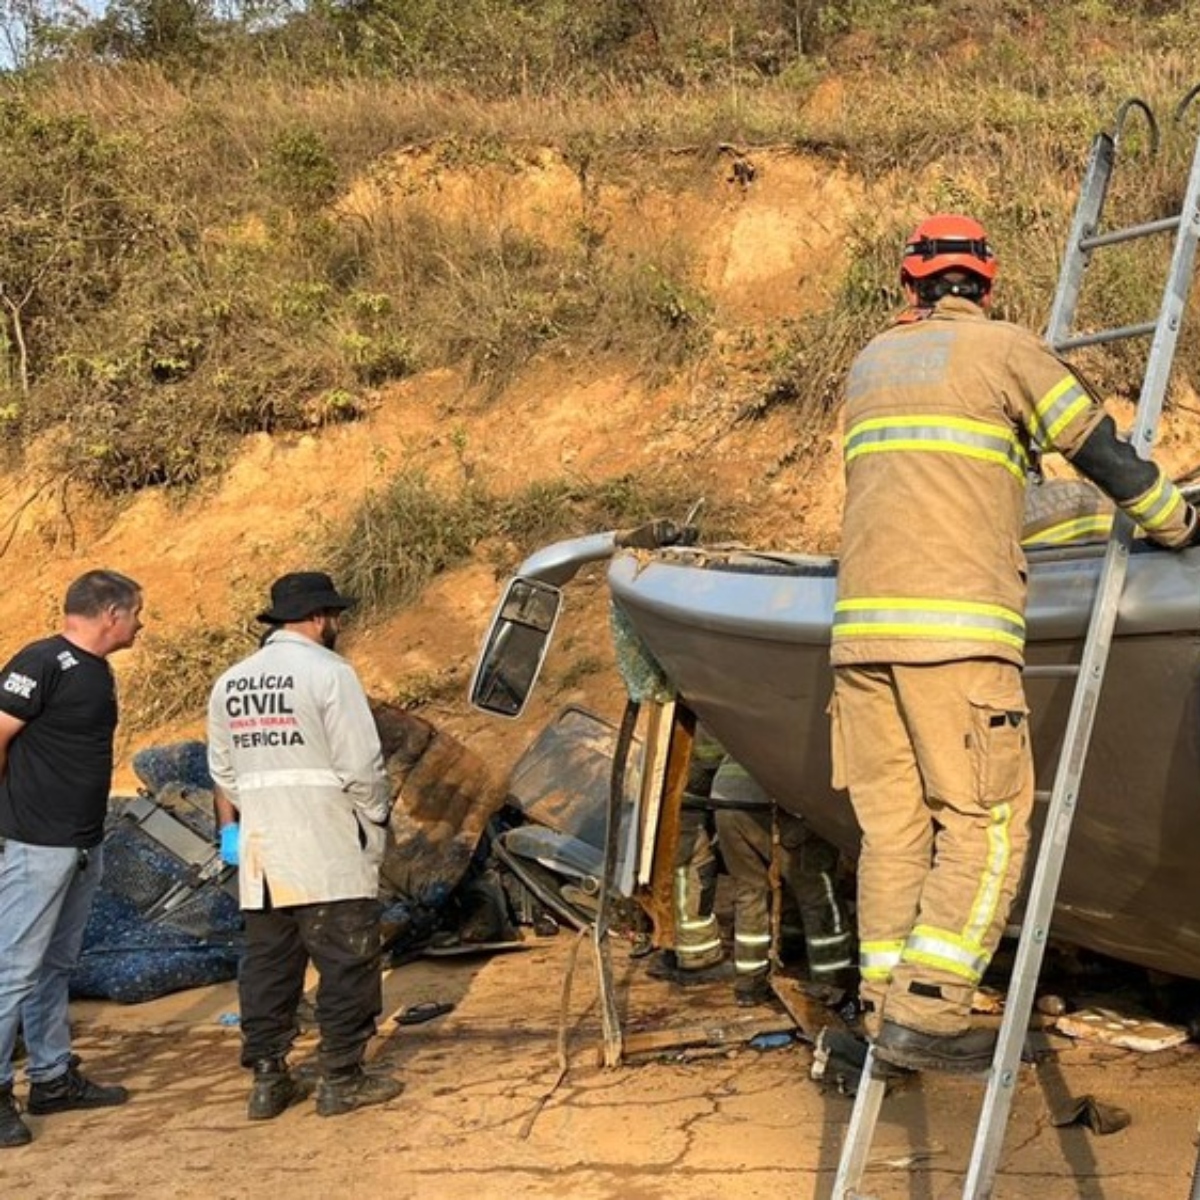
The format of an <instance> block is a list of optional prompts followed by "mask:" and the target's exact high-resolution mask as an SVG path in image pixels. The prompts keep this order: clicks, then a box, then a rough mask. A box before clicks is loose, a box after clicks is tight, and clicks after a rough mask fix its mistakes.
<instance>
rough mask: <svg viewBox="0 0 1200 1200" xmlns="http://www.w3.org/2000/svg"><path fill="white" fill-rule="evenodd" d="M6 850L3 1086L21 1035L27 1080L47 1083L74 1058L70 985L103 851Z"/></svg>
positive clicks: (1, 868)
mask: <svg viewBox="0 0 1200 1200" xmlns="http://www.w3.org/2000/svg"><path fill="white" fill-rule="evenodd" d="M0 845H2V847H3V848H2V849H0V913H3V914H4V916H3V919H2V920H0V1087H3V1086H4V1085H5V1084H11V1083H12V1080H13V1065H12V1057H13V1049H14V1046H15V1045H16V1040H17V1031H18V1030H19V1029H20V1030H22V1031H23V1034H24V1038H25V1048H26V1050H27V1051H28V1055H29V1057H28V1060H27V1062H26V1066H25V1074H26V1075H27V1076H28V1078H29V1081H30V1082H31V1083H47V1082H49V1081H50V1080H51V1079H57V1078H58V1077H59V1076H60V1075H62V1074H63V1073H64V1072H65V1071H66V1070H67V1065H68V1063H69V1060H70V1057H71V1027H70V1021H69V1016H68V1007H67V999H68V985H69V982H70V976H71V971H72V970H73V969H74V967H75V963H76V962H77V961H78V959H79V951H80V949H81V948H82V946H83V931H84V928H85V927H86V925H87V922H88V916H89V914H90V913H91V909H92V899H93V897H94V896H95V894H96V889H97V888H98V887H99V886H100V876H101V873H102V871H103V856H102V853H101V848H100V847H99V846H96V847H94V848H93V849H91V850H88V851H86V852H81V851H79V850H76V849H74V848H73V847H69V846H31V845H28V844H26V843H24V842H14V841H11V840H9V841H4V842H3V843H0ZM83 853H86V862H84V860H83V857H82V854H83Z"/></svg>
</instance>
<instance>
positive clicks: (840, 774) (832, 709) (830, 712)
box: [825, 691, 850, 791]
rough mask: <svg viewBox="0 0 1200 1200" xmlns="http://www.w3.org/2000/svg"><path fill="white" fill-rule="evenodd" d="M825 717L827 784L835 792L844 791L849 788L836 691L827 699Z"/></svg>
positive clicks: (844, 735)
mask: <svg viewBox="0 0 1200 1200" xmlns="http://www.w3.org/2000/svg"><path fill="white" fill-rule="evenodd" d="M825 715H826V716H827V717H828V718H829V764H830V769H829V782H830V786H831V787H833V789H834V790H835V791H844V790H845V789H846V788H847V787H849V786H850V785H849V784H848V783H847V782H846V734H845V730H844V729H843V728H842V717H841V706H840V705H839V703H838V695H837V692H836V691H835V692H834V693H833V694H832V695H831V696H830V697H829V703H828V704H827V705H826V706H825Z"/></svg>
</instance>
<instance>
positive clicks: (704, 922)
mask: <svg viewBox="0 0 1200 1200" xmlns="http://www.w3.org/2000/svg"><path fill="white" fill-rule="evenodd" d="M716 896H717V856H716V854H715V853H714V852H713V845H712V838H711V836H710V835H709V832H708V816H707V813H705V812H703V811H699V810H692V809H688V808H685V809H683V811H682V812H681V813H680V818H679V842H678V845H677V847H676V851H675V878H674V905H675V957H676V961H677V962H678V963H679V966H680V969H681V970H684V971H697V970H702V969H703V968H705V967H711V966H715V965H716V964H717V963H719V962H720V961H721V959H722V958H723V957H724V955H725V952H724V949H723V948H722V945H721V928H720V926H719V925H718V924H717V918H716V915H715V914H714V913H713V905H714V904H715V902H716Z"/></svg>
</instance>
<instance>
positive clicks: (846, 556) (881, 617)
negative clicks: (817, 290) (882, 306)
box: [831, 297, 1193, 666]
mask: <svg viewBox="0 0 1200 1200" xmlns="http://www.w3.org/2000/svg"><path fill="white" fill-rule="evenodd" d="M1104 420H1105V413H1104V410H1103V408H1102V407H1101V406H1100V404H1099V403H1098V401H1097V400H1096V399H1095V398H1094V397H1093V396H1092V395H1091V393H1090V392H1089V391H1088V389H1087V387H1086V385H1085V384H1084V383H1083V382H1082V381H1081V380H1080V379H1079V378H1078V376H1077V375H1075V374H1074V373H1073V372H1072V370H1071V368H1070V367H1069V366H1068V365H1067V364H1066V363H1065V362H1064V361H1063V360H1062V359H1060V358H1059V357H1058V356H1057V355H1055V354H1054V353H1053V352H1052V351H1051V350H1050V349H1049V347H1048V346H1047V345H1046V343H1045V342H1044V341H1042V340H1041V339H1040V338H1038V337H1037V336H1036V335H1034V334H1032V333H1030V332H1028V331H1027V330H1024V329H1021V328H1020V327H1018V326H1016V325H1012V324H1009V323H1007V322H1004V321H993V320H991V319H989V318H988V316H987V315H986V313H985V312H984V311H983V309H982V308H980V307H979V306H978V305H976V304H973V303H971V302H970V301H968V300H964V299H961V298H958V297H947V298H946V299H944V300H941V301H939V302H938V304H937V305H936V307H935V308H934V309H932V310H930V311H924V312H920V313H909V314H906V315H905V317H902V318H901V320H900V321H898V322H897V323H896V324H895V325H893V326H892V327H891V328H890V329H888V330H886V331H885V332H884V333H882V334H880V335H879V336H878V337H876V338H874V339H873V340H872V341H871V342H870V343H869V344H868V345H867V347H866V348H865V349H864V350H863V351H862V353H861V354H860V355H859V356H858V358H857V359H856V360H855V362H854V364H853V366H852V367H851V370H850V375H849V378H848V381H847V390H846V411H845V433H844V439H845V440H844V456H845V468H846V505H845V513H844V518H843V526H842V546H841V553H840V566H839V569H838V595H837V603H836V607H835V609H834V619H833V650H832V656H831V657H832V662H833V665H834V666H851V665H854V664H860V663H885V662H895V663H932V662H947V661H953V660H957V659H965V658H981V657H986V658H1000V659H1004V660H1007V661H1009V662H1012V663H1015V664H1016V665H1018V666H1020V665H1022V664H1023V661H1024V645H1025V590H1026V566H1025V556H1024V553H1023V551H1022V550H1021V536H1022V524H1023V512H1024V491H1025V481H1026V476H1027V472H1028V468H1029V460H1030V455H1031V450H1032V448H1033V447H1035V446H1036V447H1038V448H1040V449H1041V450H1043V451H1051V450H1057V451H1059V452H1060V453H1062V454H1063V455H1065V456H1066V457H1067V458H1068V459H1072V458H1074V457H1075V455H1076V454H1077V453H1078V452H1079V450H1080V448H1081V447H1082V446H1083V445H1084V443H1085V442H1087V440H1088V438H1089V436H1090V435H1091V434H1092V433H1093V431H1094V430H1095V429H1096V427H1097V426H1098V425H1099V424H1100V423H1101V422H1102V421H1104ZM1148 469H1149V470H1151V471H1152V472H1154V473H1155V482H1154V483H1153V485H1152V486H1150V487H1147V488H1145V489H1143V490H1141V491H1140V492H1139V493H1138V494H1137V495H1135V496H1133V497H1132V498H1130V499H1127V500H1125V501H1124V502H1122V504H1121V507H1122V508H1124V509H1125V511H1126V512H1127V513H1128V514H1129V515H1130V516H1131V517H1132V518H1133V519H1134V520H1135V521H1136V522H1137V523H1138V524H1139V525H1141V526H1142V527H1143V528H1144V529H1145V530H1146V531H1147V533H1149V534H1150V535H1151V536H1152V537H1154V538H1155V539H1156V540H1157V541H1160V542H1162V543H1163V544H1165V545H1171V546H1174V545H1179V544H1182V543H1183V542H1184V541H1185V540H1186V539H1187V538H1188V536H1189V535H1190V533H1191V523H1192V520H1193V516H1192V512H1191V509H1190V506H1189V505H1188V504H1187V503H1186V501H1185V500H1184V499H1183V496H1182V494H1181V493H1180V491H1179V489H1178V488H1176V487H1175V485H1174V484H1173V483H1171V481H1170V480H1169V479H1167V478H1166V476H1165V475H1164V474H1163V472H1162V471H1161V469H1158V468H1154V467H1153V465H1152V464H1150V465H1149V467H1148Z"/></svg>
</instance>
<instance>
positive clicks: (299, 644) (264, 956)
mask: <svg viewBox="0 0 1200 1200" xmlns="http://www.w3.org/2000/svg"><path fill="white" fill-rule="evenodd" d="M352 603H353V602H352V601H351V600H348V599H347V598H346V597H344V596H341V595H339V594H338V592H337V590H336V588H335V587H334V584H333V580H332V579H330V578H329V576H328V575H325V574H323V573H321V572H317V571H301V572H298V573H295V574H291V575H284V576H283V577H282V578H280V579H277V580H276V581H275V582H274V583H273V584H272V585H271V606H270V607H269V608H268V609H267V610H266V611H264V612H262V613H260V614H259V616H258V619H259V620H260V621H262V622H263V623H264V624H267V625H269V626H271V629H270V630H269V631H268V633H267V635H266V637H265V638H264V639H263V642H262V645H261V646H260V648H259V649H258V650H257V651H256V652H255V653H254V654H251V655H250V656H249V657H248V658H246V659H244V660H243V661H242V662H240V663H238V664H237V665H236V666H234V667H231V668H230V669H229V670H228V671H226V672H225V674H224V675H222V676H221V678H220V679H218V680H217V683H216V685H215V687H214V688H213V691H212V696H211V698H210V700H209V707H208V759H209V769H210V771H211V772H212V777H213V780H214V782H215V783H216V786H217V792H216V797H217V801H216V802H217V817H218V822H219V824H220V826H221V852H222V855H223V857H224V858H225V861H226V862H229V863H231V864H234V865H237V866H238V867H239V876H240V880H239V885H240V892H241V905H242V909H243V911H244V913H245V920H246V951H245V956H244V958H243V960H242V965H241V971H240V973H239V979H238V990H239V997H240V1002H241V1028H242V1065H243V1066H245V1067H247V1068H249V1069H251V1070H252V1071H253V1072H254V1084H253V1088H252V1090H251V1093H250V1101H249V1107H248V1115H249V1118H250V1119H251V1120H269V1119H270V1118H272V1117H277V1116H279V1115H280V1113H282V1112H283V1111H284V1110H285V1109H286V1108H287V1107H288V1106H289V1105H291V1104H293V1103H295V1102H296V1101H298V1100H301V1099H303V1098H304V1096H305V1095H306V1094H307V1089H306V1088H305V1087H304V1085H303V1084H302V1083H301V1082H300V1081H299V1080H297V1079H296V1078H295V1076H293V1075H292V1074H291V1073H290V1072H289V1070H288V1066H287V1055H288V1052H289V1050H290V1049H291V1045H292V1041H293V1039H294V1037H295V1034H296V1009H297V1005H298V1004H299V1002H300V999H301V996H302V994H303V990H304V974H305V970H306V968H307V966H308V963H309V962H310V961H311V962H312V963H313V965H314V966H315V967H316V969H317V973H318V975H319V982H318V986H317V1001H316V1007H317V1020H318V1025H319V1027H320V1033H321V1038H320V1044H319V1047H318V1062H319V1066H320V1082H319V1083H318V1085H317V1113H318V1115H320V1116H323V1117H330V1116H337V1115H339V1114H341V1113H346V1112H350V1111H351V1110H352V1109H355V1108H362V1107H365V1106H366V1105H369V1104H381V1103H383V1102H385V1101H387V1100H391V1099H392V1098H393V1097H395V1096H397V1095H399V1093H400V1091H401V1087H402V1084H401V1083H400V1082H399V1081H398V1080H396V1079H392V1078H390V1077H388V1076H382V1075H370V1074H367V1073H366V1072H365V1071H364V1070H363V1065H362V1064H363V1056H364V1052H365V1050H366V1045H367V1042H368V1041H369V1040H370V1038H371V1037H372V1035H373V1034H374V1033H375V1028H376V1020H377V1019H378V1017H379V1014H380V1012H381V1011H382V994H381V980H380V930H379V915H380V906H379V902H378V898H377V894H378V887H379V865H380V862H381V861H382V858H383V849H384V838H385V826H386V824H387V820H388V813H389V809H390V807H391V795H390V789H389V787H388V783H387V777H386V775H385V774H384V767H383V754H382V750H381V748H380V742H379V734H378V732H377V730H376V726H375V721H374V719H373V717H372V716H371V710H370V708H369V707H368V704H367V697H366V694H365V693H364V691H363V688H362V685H361V684H360V683H359V680H358V677H357V676H356V675H355V673H354V669H353V668H352V667H351V666H350V664H349V663H348V662H346V660H345V659H344V658H342V657H341V656H340V655H338V654H336V653H334V649H333V648H334V645H335V643H336V641H337V634H338V627H339V623H340V621H341V616H342V613H343V612H344V611H345V610H346V609H347V608H349V607H350V605H351V604H352Z"/></svg>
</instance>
